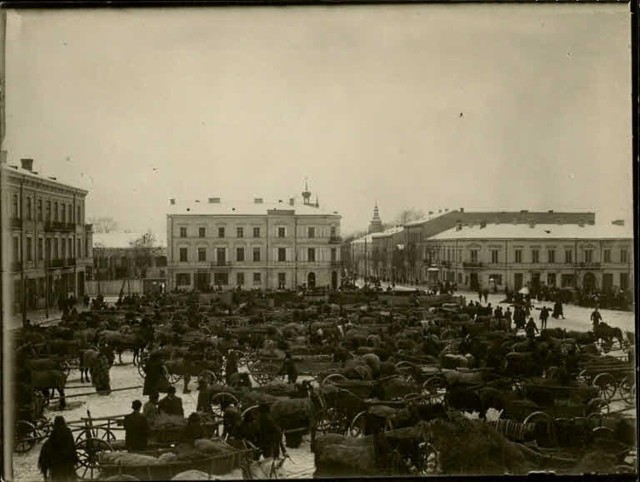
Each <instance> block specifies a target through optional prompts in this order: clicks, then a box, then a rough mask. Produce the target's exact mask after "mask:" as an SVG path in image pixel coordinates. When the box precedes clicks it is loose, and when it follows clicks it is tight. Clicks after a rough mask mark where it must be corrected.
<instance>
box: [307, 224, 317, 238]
mask: <svg viewBox="0 0 640 482" xmlns="http://www.w3.org/2000/svg"><path fill="white" fill-rule="evenodd" d="M315 237H316V228H314V227H313V226H309V227H308V228H307V238H315Z"/></svg>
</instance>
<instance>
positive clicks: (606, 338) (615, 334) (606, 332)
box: [593, 321, 624, 348]
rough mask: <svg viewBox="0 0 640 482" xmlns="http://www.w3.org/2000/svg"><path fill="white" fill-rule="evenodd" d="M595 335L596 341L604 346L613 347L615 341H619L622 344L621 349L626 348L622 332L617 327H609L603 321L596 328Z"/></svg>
mask: <svg viewBox="0 0 640 482" xmlns="http://www.w3.org/2000/svg"><path fill="white" fill-rule="evenodd" d="M593 335H594V336H595V338H596V341H600V342H602V343H603V344H604V345H608V346H611V345H613V341H614V340H617V341H618V343H619V344H620V348H622V347H623V346H624V337H623V335H622V330H621V329H620V328H618V327H617V326H609V325H607V324H606V323H604V322H602V321H601V322H600V323H598V324H597V325H596V327H595V328H594V330H593Z"/></svg>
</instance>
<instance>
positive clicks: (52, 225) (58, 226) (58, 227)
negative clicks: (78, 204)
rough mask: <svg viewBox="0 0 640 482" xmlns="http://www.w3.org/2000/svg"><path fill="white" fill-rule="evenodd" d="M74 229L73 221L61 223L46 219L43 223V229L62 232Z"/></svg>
mask: <svg viewBox="0 0 640 482" xmlns="http://www.w3.org/2000/svg"><path fill="white" fill-rule="evenodd" d="M75 229H76V225H75V224H74V223H63V222H60V221H47V222H46V223H45V224H44V230H45V231H63V232H73V231H75Z"/></svg>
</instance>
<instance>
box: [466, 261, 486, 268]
mask: <svg viewBox="0 0 640 482" xmlns="http://www.w3.org/2000/svg"><path fill="white" fill-rule="evenodd" d="M483 266H484V265H483V264H482V263H478V262H475V263H474V262H471V261H465V262H463V263H462V267H463V268H482V267H483Z"/></svg>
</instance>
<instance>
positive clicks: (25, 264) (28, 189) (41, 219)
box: [2, 159, 92, 313]
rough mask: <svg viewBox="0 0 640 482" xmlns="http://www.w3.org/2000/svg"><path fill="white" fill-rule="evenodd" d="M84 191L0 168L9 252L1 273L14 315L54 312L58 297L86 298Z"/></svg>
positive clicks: (26, 168)
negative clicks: (4, 275) (46, 309)
mask: <svg viewBox="0 0 640 482" xmlns="http://www.w3.org/2000/svg"><path fill="white" fill-rule="evenodd" d="M87 194H88V191H85V190H83V189H79V188H77V187H73V186H70V185H68V184H64V183H62V182H59V181H58V180H57V179H56V178H55V177H46V176H43V175H41V174H39V173H38V172H36V171H34V170H33V160H32V159H22V160H21V165H20V166H17V165H8V164H7V163H6V162H5V161H4V159H3V162H2V225H3V232H4V236H5V238H4V240H5V242H6V245H7V247H8V249H7V250H6V251H5V253H6V254H8V256H7V257H8V258H9V259H8V260H7V261H9V262H8V263H5V267H4V269H5V271H9V276H8V277H6V278H5V279H9V280H12V283H9V290H10V299H12V300H13V311H14V312H15V313H18V312H23V309H24V308H26V310H27V312H28V311H29V310H33V309H44V308H47V307H50V308H56V309H57V301H58V299H59V297H61V296H64V297H68V296H69V295H73V296H74V297H76V298H80V297H82V296H84V294H85V272H86V270H87V267H89V266H91V265H92V250H91V246H92V232H91V225H85V224H84V220H85V198H86V196H87Z"/></svg>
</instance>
